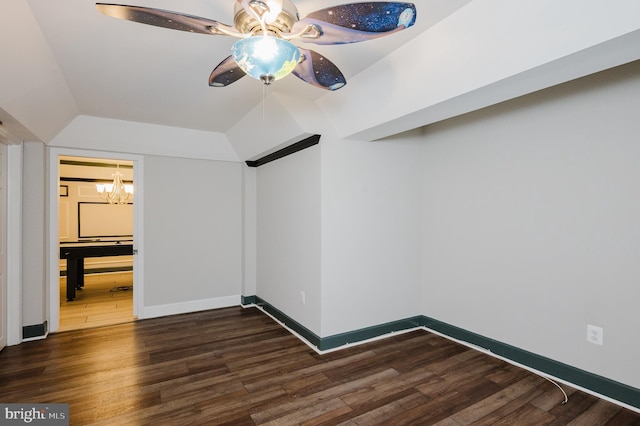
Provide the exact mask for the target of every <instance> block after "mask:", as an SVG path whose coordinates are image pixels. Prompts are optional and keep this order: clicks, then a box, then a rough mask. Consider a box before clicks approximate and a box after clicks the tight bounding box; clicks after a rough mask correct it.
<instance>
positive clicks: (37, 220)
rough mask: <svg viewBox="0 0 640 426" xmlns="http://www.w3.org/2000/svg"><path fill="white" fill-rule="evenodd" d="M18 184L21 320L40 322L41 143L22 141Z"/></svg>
mask: <svg viewBox="0 0 640 426" xmlns="http://www.w3.org/2000/svg"><path fill="white" fill-rule="evenodd" d="M23 150H24V151H23V181H22V185H23V186H22V188H23V194H25V196H24V197H23V201H22V259H23V261H22V286H23V287H22V294H23V300H22V321H23V324H22V325H23V326H24V325H37V324H42V323H43V322H44V321H45V319H46V316H45V315H46V298H45V294H46V292H45V288H46V287H45V235H46V234H45V219H46V218H45V146H44V144H42V143H40V142H25V143H24V145H23Z"/></svg>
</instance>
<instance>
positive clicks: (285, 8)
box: [233, 0, 300, 36]
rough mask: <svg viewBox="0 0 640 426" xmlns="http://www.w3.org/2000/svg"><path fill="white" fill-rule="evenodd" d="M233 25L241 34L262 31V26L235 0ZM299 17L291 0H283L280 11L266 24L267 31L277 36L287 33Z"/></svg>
mask: <svg viewBox="0 0 640 426" xmlns="http://www.w3.org/2000/svg"><path fill="white" fill-rule="evenodd" d="M233 20H234V26H235V27H236V29H237V30H238V31H240V32H241V33H243V34H259V33H261V32H262V26H261V25H260V21H258V20H257V19H256V18H254V17H253V16H251V15H249V14H248V13H247V11H246V10H244V8H243V7H242V5H240V4H239V3H237V2H236V5H235V8H234V18H233ZM299 20H300V17H299V15H298V9H297V8H296V6H295V5H294V4H293V3H292V2H291V0H283V2H282V11H281V12H280V14H278V17H277V18H276V20H275V21H274V22H271V23H269V24H267V25H266V27H267V31H268V32H269V33H273V34H274V35H276V36H278V34H280V33H284V34H288V33H290V32H291V29H292V28H293V24H295V23H296V22H298V21H299Z"/></svg>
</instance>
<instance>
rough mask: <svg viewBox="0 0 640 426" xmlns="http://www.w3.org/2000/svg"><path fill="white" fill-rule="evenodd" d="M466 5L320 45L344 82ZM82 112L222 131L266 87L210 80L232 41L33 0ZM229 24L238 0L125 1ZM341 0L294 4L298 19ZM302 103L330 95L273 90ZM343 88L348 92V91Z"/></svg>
mask: <svg viewBox="0 0 640 426" xmlns="http://www.w3.org/2000/svg"><path fill="white" fill-rule="evenodd" d="M469 1H470V0H420V1H418V19H417V23H416V25H415V26H414V27H412V28H410V29H408V30H406V31H404V32H403V33H400V34H396V35H393V36H389V37H386V38H384V39H378V40H372V41H369V42H365V43H360V44H357V45H340V46H314V47H312V48H313V49H314V50H316V51H318V52H320V53H322V54H323V55H325V56H326V57H327V58H329V59H331V60H332V61H333V62H334V63H335V64H336V65H338V66H339V68H340V69H341V70H342V72H343V73H344V75H345V77H346V78H347V81H348V80H349V78H350V77H353V76H354V75H356V74H357V73H359V72H360V71H362V70H363V69H365V68H366V67H368V66H369V65H371V64H372V63H373V62H375V61H377V60H378V59H380V58H381V57H383V56H385V55H386V54H388V53H389V52H391V51H393V50H394V49H396V48H397V47H398V46H400V45H402V44H404V43H405V42H406V41H408V40H409V39H411V38H412V37H414V36H415V35H416V34H418V33H420V32H423V31H425V30H426V29H427V28H428V27H429V26H431V25H433V24H434V23H435V22H437V21H439V20H441V19H442V18H444V17H445V16H447V15H449V14H451V13H453V12H454V11H455V10H457V9H458V8H460V7H461V6H463V5H465V4H466V3H468V2H469ZM28 3H29V5H30V6H31V10H32V11H33V15H34V16H35V18H36V20H37V22H38V24H39V26H40V28H41V30H42V33H43V35H44V37H45V39H46V40H47V42H48V44H49V46H50V48H51V51H52V52H53V55H54V57H55V60H56V62H57V63H58V65H59V66H60V69H61V71H62V73H63V75H64V79H65V80H66V82H67V84H68V86H69V89H70V91H71V93H72V96H73V98H74V99H75V102H76V104H77V107H78V110H79V113H80V114H85V115H92V116H99V117H107V118H115V119H124V120H130V121H138V122H145V123H156V124H163V125H167V126H175V127H185V128H191V129H198V130H207V131H218V132H226V131H227V130H228V129H229V128H230V127H231V126H233V124H234V123H236V122H237V121H238V120H239V119H240V118H241V117H242V116H244V115H245V114H246V113H247V112H248V111H249V110H250V109H251V108H252V107H254V106H255V105H256V104H258V103H260V101H261V99H262V96H263V86H262V84H261V83H260V82H258V81H257V80H253V79H250V78H244V79H242V80H240V81H238V82H236V83H234V84H233V85H230V86H228V87H223V88H212V87H209V86H208V78H209V74H210V73H211V71H212V70H213V68H214V67H215V66H216V65H217V64H218V63H219V62H220V61H222V60H223V59H224V58H226V57H227V56H229V54H230V49H231V45H232V44H233V42H234V41H235V40H236V39H234V38H232V37H226V36H207V35H202V34H190V33H186V32H182V31H172V30H169V29H165V28H158V27H153V26H149V25H143V24H139V23H135V22H129V21H122V20H119V19H114V18H111V17H107V16H105V15H102V14H101V13H99V12H98V11H97V10H96V8H95V2H94V1H92V0H55V1H52V0H28ZM122 3H124V4H129V5H138V6H147V7H154V8H159V9H166V10H172V11H176V12H180V13H186V14H190V15H196V16H202V17H205V18H208V19H214V20H217V21H219V22H222V23H226V24H230V25H232V24H233V7H234V4H235V0H128V1H127V0H122ZM341 3H345V1H341V0H332V1H319V0H297V1H296V2H295V4H296V6H297V7H298V11H299V13H300V16H301V17H303V16H305V15H306V14H308V13H309V12H312V11H314V10H317V9H321V8H324V7H328V6H331V5H336V4H341ZM268 90H269V91H272V92H274V93H284V94H289V95H293V96H296V97H303V98H306V99H311V100H313V99H316V98H317V97H319V96H322V95H324V94H325V93H326V92H325V91H324V90H322V89H318V88H315V87H312V86H310V85H308V84H306V83H304V82H302V81H301V80H299V79H297V78H296V77H294V76H290V77H288V78H286V79H283V80H280V81H278V82H276V84H273V85H272V86H271V87H269V89H268ZM343 90H347V89H346V88H345V89H343Z"/></svg>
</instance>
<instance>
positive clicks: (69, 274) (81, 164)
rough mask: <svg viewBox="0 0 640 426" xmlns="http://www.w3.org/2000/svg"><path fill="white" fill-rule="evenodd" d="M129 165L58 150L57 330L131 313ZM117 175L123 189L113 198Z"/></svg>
mask: <svg viewBox="0 0 640 426" xmlns="http://www.w3.org/2000/svg"><path fill="white" fill-rule="evenodd" d="M133 166H134V162H133V161H127V160H117V159H106V158H105V159H103V158H85V157H73V156H59V164H58V167H59V182H58V183H59V194H58V242H59V245H60V264H59V272H60V274H59V294H60V315H59V327H58V331H66V330H76V329H82V328H91V327H98V326H104V325H112V324H119V323H123V322H131V321H134V320H135V319H136V317H135V316H134V297H133V292H134V286H133V276H134V274H133V265H134V262H133V235H134V232H133V229H134V226H133V219H134V214H133V185H134V182H133ZM118 179H120V180H121V181H122V184H123V188H122V189H125V190H124V191H123V192H122V193H121V194H120V199H118V200H114V199H113V198H114V194H115V191H116V190H114V189H113V185H114V183H115V184H117V183H118V182H114V180H116V181H117V180H118ZM116 187H117V185H116ZM108 194H111V200H109V199H108V198H109V196H108ZM116 195H117V194H116Z"/></svg>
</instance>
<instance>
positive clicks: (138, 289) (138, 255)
mask: <svg viewBox="0 0 640 426" xmlns="http://www.w3.org/2000/svg"><path fill="white" fill-rule="evenodd" d="M48 156H49V158H48V169H49V170H48V191H47V199H48V202H47V229H48V235H47V247H48V249H47V265H48V266H47V272H46V281H47V298H48V307H49V309H48V312H47V318H48V322H49V331H50V332H56V331H57V330H58V328H59V326H60V281H59V277H60V260H59V258H60V249H59V230H58V223H59V222H58V198H59V197H58V190H59V187H58V185H59V179H60V171H59V165H60V156H73V157H86V158H95V159H101V158H102V159H105V158H106V159H118V160H127V161H132V162H133V182H134V185H135V194H136V195H135V197H136V198H135V202H134V203H133V249H134V256H133V283H134V286H133V315H135V316H137V317H138V319H142V318H144V259H143V256H142V253H144V251H143V244H144V238H143V226H142V218H143V212H144V181H143V175H144V173H143V172H144V156H142V155H136V154H125V153H119V152H107V151H94V150H82V149H72V148H58V147H49V149H48Z"/></svg>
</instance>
